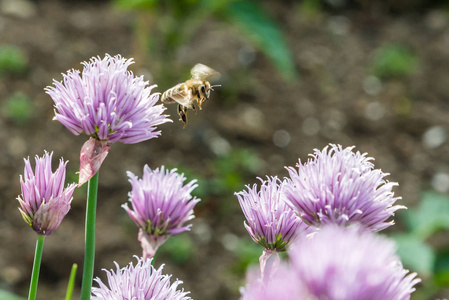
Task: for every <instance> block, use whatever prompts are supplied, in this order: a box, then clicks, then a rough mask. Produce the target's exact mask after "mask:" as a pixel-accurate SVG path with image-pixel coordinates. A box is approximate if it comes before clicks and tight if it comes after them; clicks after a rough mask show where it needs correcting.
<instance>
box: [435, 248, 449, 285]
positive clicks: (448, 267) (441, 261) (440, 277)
mask: <svg viewBox="0 0 449 300" xmlns="http://www.w3.org/2000/svg"><path fill="white" fill-rule="evenodd" d="M434 273H435V283H436V284H437V285H438V286H440V287H443V286H446V287H447V286H449V251H447V250H446V251H444V252H441V253H438V254H437V257H436V261H435V271H434Z"/></svg>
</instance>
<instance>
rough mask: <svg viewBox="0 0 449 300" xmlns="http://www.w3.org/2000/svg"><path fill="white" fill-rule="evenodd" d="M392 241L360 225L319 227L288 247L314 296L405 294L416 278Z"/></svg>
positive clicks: (399, 298) (330, 299) (353, 299)
mask: <svg viewBox="0 0 449 300" xmlns="http://www.w3.org/2000/svg"><path fill="white" fill-rule="evenodd" d="M395 250H396V247H395V244H394V243H393V242H392V241H390V240H387V239H386V238H383V237H380V236H376V235H374V234H373V233H371V232H367V231H366V230H360V228H353V227H352V226H351V227H348V228H342V227H338V226H336V225H328V226H325V227H323V228H322V229H321V230H320V231H319V232H317V233H316V234H315V235H314V236H313V237H312V238H303V239H299V240H298V242H297V243H295V245H293V246H292V247H291V249H290V251H289V257H290V259H291V261H292V265H293V267H294V269H295V270H296V272H297V276H298V278H299V281H300V282H302V283H303V284H304V286H305V287H306V289H307V290H308V292H309V294H310V295H312V297H311V298H313V299H318V300H321V299H326V300H341V299H346V300H358V299H372V300H383V299H395V300H405V299H409V298H410V294H411V293H412V292H413V291H414V290H415V288H414V287H413V286H414V285H415V284H416V283H418V282H420V281H421V280H420V279H417V278H415V277H416V273H408V270H405V269H404V268H403V267H402V264H401V262H400V260H399V258H398V257H397V256H396V254H395Z"/></svg>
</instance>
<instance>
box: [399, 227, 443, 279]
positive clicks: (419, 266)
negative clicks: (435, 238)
mask: <svg viewBox="0 0 449 300" xmlns="http://www.w3.org/2000/svg"><path fill="white" fill-rule="evenodd" d="M391 237H392V238H393V239H394V240H395V241H396V244H397V246H398V251H397V253H398V255H399V257H400V258H401V260H402V263H403V264H404V265H405V266H406V267H407V268H410V269H411V271H414V272H415V271H416V272H418V274H419V276H420V277H429V276H430V275H431V274H432V272H433V268H434V264H435V253H434V251H433V249H432V247H430V245H428V244H427V243H425V242H423V241H422V240H420V239H419V238H418V237H416V236H414V235H412V234H408V233H398V234H393V235H391Z"/></svg>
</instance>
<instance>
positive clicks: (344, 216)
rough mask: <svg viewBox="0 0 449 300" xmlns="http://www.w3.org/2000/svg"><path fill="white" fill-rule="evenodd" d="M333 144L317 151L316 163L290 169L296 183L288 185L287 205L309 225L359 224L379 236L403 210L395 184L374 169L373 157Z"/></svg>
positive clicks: (312, 162) (292, 179)
mask: <svg viewBox="0 0 449 300" xmlns="http://www.w3.org/2000/svg"><path fill="white" fill-rule="evenodd" d="M352 149H353V147H348V148H345V149H343V148H342V146H340V145H330V149H329V146H327V147H325V148H324V149H323V151H319V150H317V149H315V155H313V159H309V160H308V162H307V163H305V164H304V165H303V164H301V161H299V163H298V164H297V167H298V170H296V169H294V168H293V167H288V168H287V170H288V172H289V175H290V178H291V182H290V183H289V184H287V185H286V186H285V196H286V201H287V204H288V205H289V206H290V207H291V208H292V209H293V210H294V211H295V212H296V213H297V214H298V215H299V216H300V217H301V219H302V220H304V222H306V223H307V224H310V225H314V226H318V227H319V226H321V225H322V224H328V223H334V224H339V225H345V224H346V225H349V224H352V223H360V224H362V225H363V226H364V227H365V228H367V229H369V230H370V231H379V230H382V229H385V228H386V227H388V226H390V225H392V224H393V223H394V222H393V221H390V222H387V221H386V220H387V219H388V218H389V217H390V216H392V215H394V212H395V211H396V210H398V209H400V208H405V207H404V206H400V205H393V204H394V203H395V202H396V200H398V199H399V198H398V197H394V193H393V191H392V188H393V186H395V185H397V183H395V182H388V181H386V180H385V179H384V177H386V176H387V175H389V174H386V173H383V172H382V171H381V170H374V166H373V164H372V163H371V162H370V161H371V160H372V158H370V157H367V156H366V153H364V154H361V153H360V152H358V151H357V152H353V151H352Z"/></svg>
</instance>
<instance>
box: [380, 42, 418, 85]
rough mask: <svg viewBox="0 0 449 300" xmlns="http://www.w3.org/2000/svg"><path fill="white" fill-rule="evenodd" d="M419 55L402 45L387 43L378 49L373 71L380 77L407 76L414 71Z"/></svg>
mask: <svg viewBox="0 0 449 300" xmlns="http://www.w3.org/2000/svg"><path fill="white" fill-rule="evenodd" d="M417 64H418V57H417V56H415V55H414V54H412V53H411V52H410V50H409V49H408V48H406V47H404V46H402V45H395V44H391V45H385V46H383V47H381V48H379V49H378V50H377V51H376V54H375V56H374V61H373V64H372V73H373V74H374V75H376V76H378V77H380V78H390V77H399V78H400V77H405V76H407V75H410V74H411V73H413V71H414V70H415V69H416V66H417Z"/></svg>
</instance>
